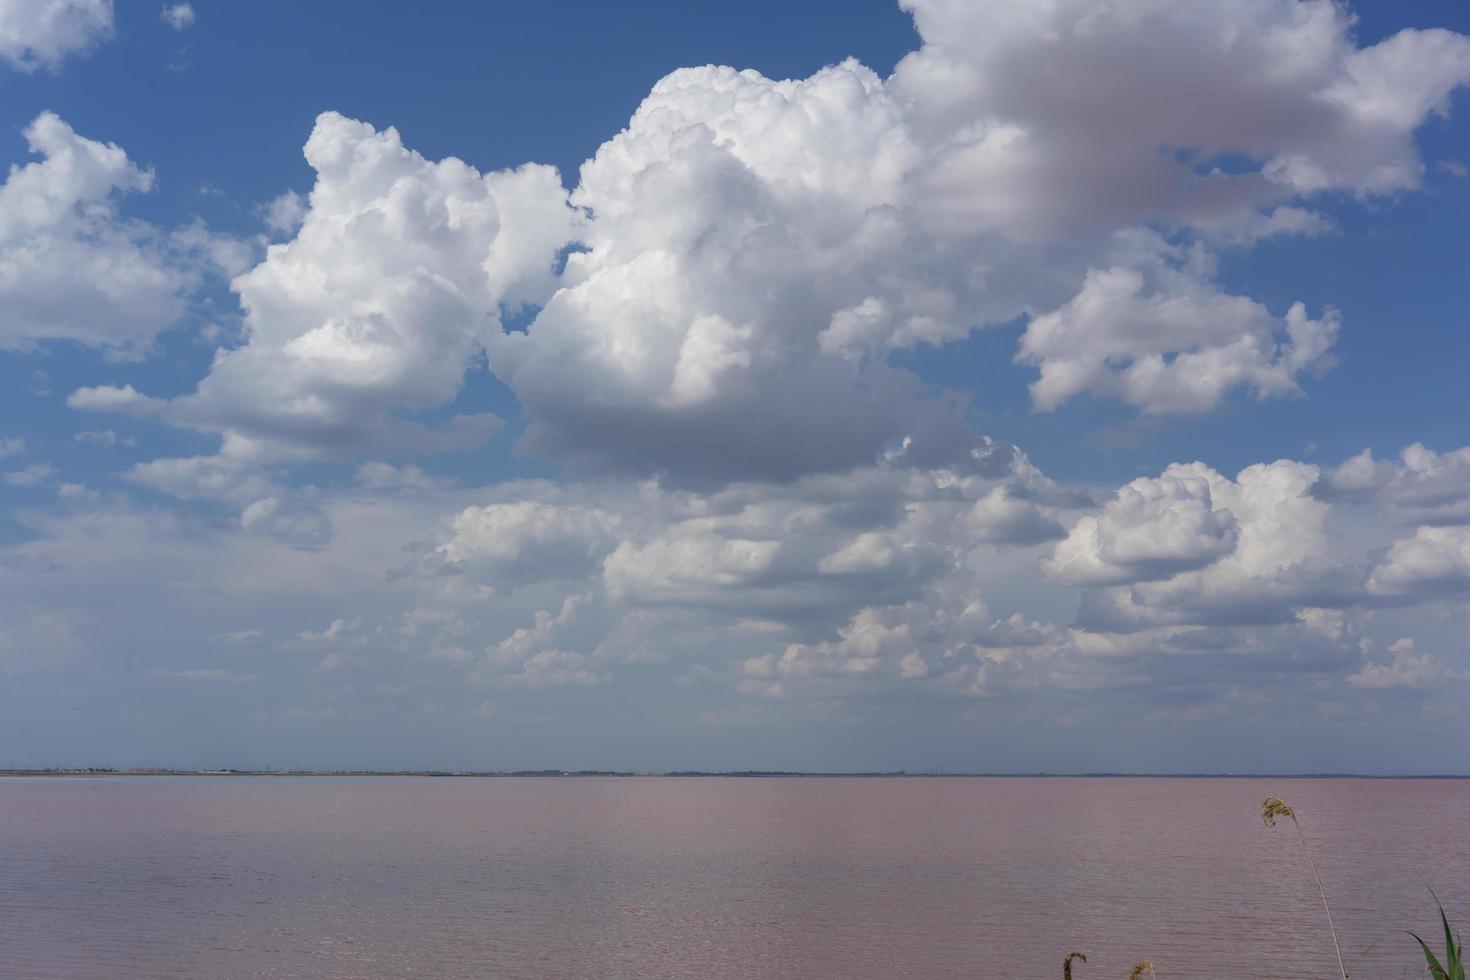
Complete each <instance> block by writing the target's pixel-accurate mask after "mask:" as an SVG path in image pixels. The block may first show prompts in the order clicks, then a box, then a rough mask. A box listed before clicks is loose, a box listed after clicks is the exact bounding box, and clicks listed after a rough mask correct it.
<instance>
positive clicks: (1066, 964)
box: [1062, 949, 1087, 980]
mask: <svg viewBox="0 0 1470 980" xmlns="http://www.w3.org/2000/svg"><path fill="white" fill-rule="evenodd" d="M1073 960H1081V961H1082V962H1084V963H1086V962H1087V954H1086V953H1084V952H1082V951H1081V950H1080V949H1074V950H1072V952H1070V953H1068V954H1067V958H1066V959H1064V960H1062V980H1072V961H1073Z"/></svg>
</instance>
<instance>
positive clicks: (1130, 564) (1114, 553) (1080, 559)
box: [1042, 466, 1239, 585]
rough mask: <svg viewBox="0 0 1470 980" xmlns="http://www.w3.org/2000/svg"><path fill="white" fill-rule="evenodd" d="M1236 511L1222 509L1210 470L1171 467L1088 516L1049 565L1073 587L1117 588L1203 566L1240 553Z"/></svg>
mask: <svg viewBox="0 0 1470 980" xmlns="http://www.w3.org/2000/svg"><path fill="white" fill-rule="evenodd" d="M1238 540H1239V527H1238V523H1237V521H1236V519H1235V515H1234V514H1232V513H1231V512H1230V511H1229V510H1225V509H1223V508H1221V509H1216V508H1215V507H1214V502H1213V500H1212V499H1211V496H1210V479H1209V474H1205V473H1201V472H1195V471H1193V470H1192V469H1191V468H1190V467H1183V466H1172V467H1170V468H1169V469H1168V470H1166V471H1164V474H1163V475H1162V476H1160V477H1157V478H1148V477H1144V478H1141V479H1138V480H1134V481H1133V482H1132V483H1130V484H1128V485H1127V486H1125V487H1123V488H1122V489H1121V490H1119V491H1118V493H1117V495H1116V496H1115V497H1114V498H1113V499H1112V500H1111V501H1109V502H1108V504H1107V505H1106V506H1105V507H1104V508H1103V512H1102V513H1101V514H1100V515H1098V516H1097V517H1084V518H1083V519H1082V520H1081V521H1079V522H1078V523H1077V525H1076V526H1075V527H1074V528H1072V530H1071V531H1070V532H1069V533H1068V535H1067V538H1066V540H1065V541H1062V542H1061V543H1059V544H1058V545H1057V546H1056V549H1055V550H1054V551H1053V553H1052V555H1051V557H1050V558H1047V559H1045V560H1044V561H1043V562H1042V567H1043V568H1045V569H1046V570H1047V572H1048V573H1049V574H1050V575H1051V576H1052V577H1053V578H1054V579H1056V580H1057V581H1059V582H1063V583H1066V584H1069V585H1118V584H1121V583H1125V582H1142V581H1148V580H1150V579H1164V578H1169V577H1171V576H1173V575H1176V574H1178V573H1180V572H1184V571H1190V570H1193V569H1198V568H1203V567H1204V566H1206V565H1209V564H1212V563H1213V562H1215V561H1216V560H1217V559H1219V558H1222V557H1224V556H1225V555H1227V554H1229V553H1230V552H1232V551H1233V550H1235V546H1236V543H1237V542H1238Z"/></svg>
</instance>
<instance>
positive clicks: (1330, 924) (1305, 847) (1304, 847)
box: [1291, 813, 1348, 980]
mask: <svg viewBox="0 0 1470 980" xmlns="http://www.w3.org/2000/svg"><path fill="white" fill-rule="evenodd" d="M1291 824H1292V826H1293V827H1295V828H1296V835H1297V836H1298V837H1299V838H1301V841H1302V850H1303V851H1306V852H1307V864H1308V865H1310V866H1311V868H1312V876H1313V877H1315V878H1316V879H1317V894H1318V895H1321V896H1322V911H1324V912H1326V913H1327V928H1328V930H1329V931H1330V932H1331V933H1332V948H1333V950H1334V951H1335V952H1336V953H1337V969H1338V972H1340V973H1341V974H1342V980H1348V972H1347V967H1346V966H1344V965H1343V963H1342V946H1341V944H1339V943H1338V941H1337V926H1336V925H1334V924H1333V922H1332V907H1331V906H1330V905H1328V904H1327V889H1326V888H1324V887H1323V886H1322V874H1321V872H1319V871H1318V870H1317V862H1316V861H1314V860H1312V848H1311V845H1309V844H1308V843H1307V835H1306V834H1305V833H1303V832H1302V825H1301V824H1300V823H1298V822H1297V819H1296V814H1295V813H1293V814H1292V815H1291Z"/></svg>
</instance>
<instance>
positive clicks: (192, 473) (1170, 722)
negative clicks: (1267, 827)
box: [0, 0, 1470, 772]
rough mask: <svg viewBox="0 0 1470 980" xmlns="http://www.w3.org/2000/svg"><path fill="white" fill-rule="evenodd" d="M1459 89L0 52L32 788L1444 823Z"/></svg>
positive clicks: (1463, 599)
mask: <svg viewBox="0 0 1470 980" xmlns="http://www.w3.org/2000/svg"><path fill="white" fill-rule="evenodd" d="M186 11H187V12H186ZM1467 34H1470V12H1467V11H1466V10H1465V8H1464V6H1463V5H1462V4H1456V3H1449V2H1445V3H1436V4H1418V5H1415V6H1414V7H1413V9H1412V10H1404V9H1402V8H1401V7H1400V6H1399V5H1391V4H1360V5H1357V6H1355V7H1353V8H1352V9H1351V11H1349V10H1348V9H1347V8H1343V7H1337V6H1333V5H1332V4H1330V3H1326V2H1314V0H1249V2H1247V0H1240V2H1235V3H1226V4H1210V5H1191V4H1183V5H1180V4H1173V3H1162V2H1156V0H1109V2H1107V3H1103V4H1084V3H1081V2H1080V0H1078V2H1071V0H1068V2H1062V3H1058V4H1056V5H1052V6H1051V7H1047V8H1041V7H1037V6H1035V5H1031V4H1027V3H1024V2H1019V0H1017V2H999V0H998V2H995V3H993V4H986V5H979V6H976V5H972V4H967V3H961V2H957V0H913V2H911V3H905V4H903V5H902V6H900V5H898V4H896V3H886V2H885V3H879V2H873V3H868V2H862V3H851V2H844V3H826V2H821V3H816V2H814V3H805V4H801V5H796V6H795V7H794V8H793V7H792V6H791V5H786V4H775V3H747V4H740V5H728V4H727V5H715V4H695V5H674V4H638V5H627V6H618V5H606V4H580V5H577V4H574V5H570V6H566V7H561V8H555V9H553V8H550V7H547V6H545V5H542V6H539V7H538V6H534V5H533V6H530V7H510V6H505V5H487V4H474V5H472V4H453V5H450V4H445V5H442V6H437V7H432V8H429V9H427V10H425V9H423V8H420V7H415V6H409V5H400V6H394V5H371V6H366V7H365V6H362V5H357V4H347V3H327V2H323V3H314V4H307V5H300V4H284V3H282V4H258V5H242V4H224V3H221V4H214V3H204V2H201V3H195V4H193V5H182V6H180V5H173V4H170V5H159V4H142V3H126V4H117V5H113V4H112V3H109V2H107V0H35V2H34V3H27V4H19V5H0V161H3V162H4V163H5V164H6V165H8V167H9V177H8V180H7V181H6V183H5V185H4V189H3V190H0V476H3V482H0V502H3V508H4V509H3V512H0V745H3V746H4V747H5V748H4V749H0V765H5V764H11V763H13V764H17V765H51V764H109V765H112V764H115V765H135V764H147V763H152V764H165V765H181V766H190V765H239V766H245V765H280V766H285V765H321V766H366V767H380V766H381V767H395V766H445V767H472V768H521V767H541V766H573V767H617V768H635V769H641V768H649V769H665V768H748V767H763V768H814V769H887V768H902V767H905V766H908V767H923V766H931V765H943V766H946V767H948V768H950V769H952V770H985V771H1033V770H1051V771H1079V770H1098V769H1106V770H1156V771H1201V770H1231V771H1280V770H1284V769H1289V770H1310V771H1326V770H1332V771H1348V770H1352V771H1367V772H1419V771H1450V770H1459V769H1462V768H1463V763H1462V762H1461V761H1460V760H1459V758H1458V755H1457V754H1456V753H1455V752H1454V747H1455V746H1458V745H1460V744H1463V742H1464V739H1465V736H1467V735H1470V721H1467V714H1466V711H1465V709H1464V708H1463V707H1462V705H1463V704H1464V702H1465V700H1466V694H1467V693H1470V653H1467V649H1466V647H1467V637H1470V530H1467V529H1470V448H1465V447H1466V446H1467V443H1470V438H1467V435H1470V434H1467V432H1466V421H1465V420H1466V417H1467V413H1466V407H1467V406H1466V396H1465V383H1464V373H1465V365H1466V363H1467V362H1470V340H1467V334H1466V331H1465V330H1464V328H1463V302H1462V301H1461V299H1460V295H1459V293H1460V287H1459V279H1460V278H1461V276H1459V275H1457V273H1458V272H1459V271H1460V270H1461V269H1463V268H1464V266H1465V262H1466V259H1467V245H1466V237H1465V235H1464V234H1463V232H1462V229H1463V228H1464V227H1465V224H1466V218H1467V216H1470V215H1467V211H1470V180H1467V177H1466V173H1467V167H1470V131H1467V129H1466V126H1465V124H1464V119H1463V116H1464V112H1465V108H1466V105H1465V99H1466V96H1465V94H1464V87H1465V86H1466V85H1467V84H1470V39H1467V37H1466V36H1465V35H1467ZM720 66H730V67H729V68H725V67H720ZM747 70H748V71H747ZM1297 304H1300V305H1297ZM1365 451H1367V452H1366V454H1365Z"/></svg>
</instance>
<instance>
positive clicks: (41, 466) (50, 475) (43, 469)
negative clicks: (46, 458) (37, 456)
mask: <svg viewBox="0 0 1470 980" xmlns="http://www.w3.org/2000/svg"><path fill="white" fill-rule="evenodd" d="M56 475H57V470H56V467H54V466H52V465H51V464H49V463H32V464H31V465H30V466H27V467H26V468H25V469H23V470H12V471H11V472H9V473H6V474H5V476H4V480H5V482H6V483H7V484H9V485H10V486H12V487H39V486H41V485H43V484H46V483H50V482H51V481H52V480H53V479H55V477H56Z"/></svg>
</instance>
